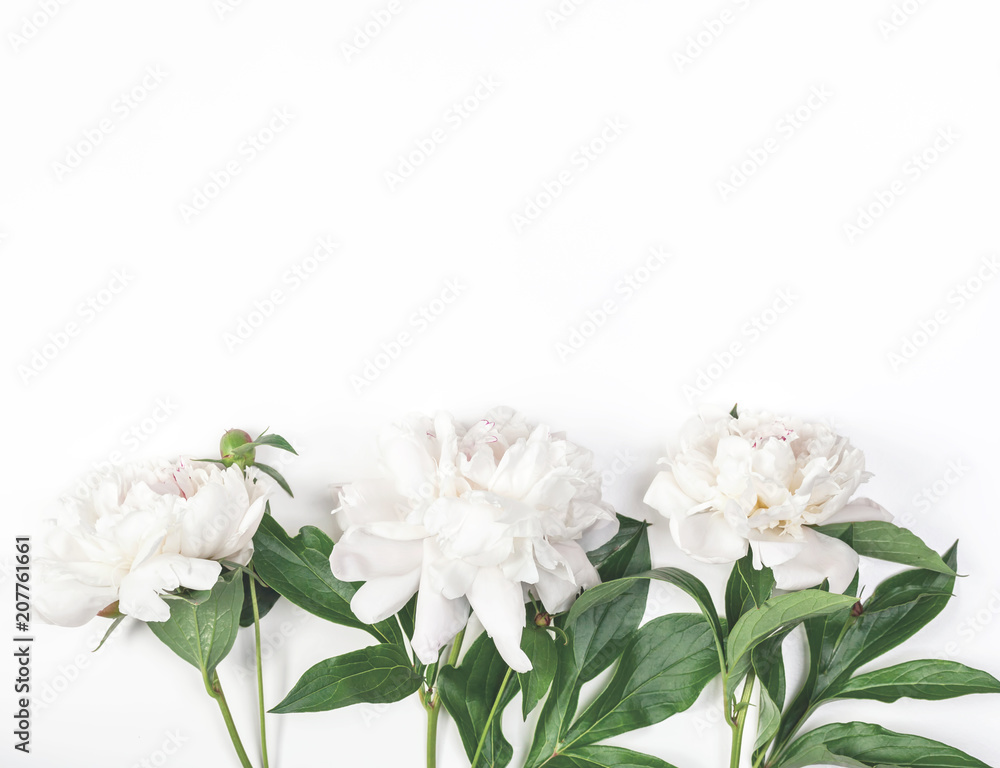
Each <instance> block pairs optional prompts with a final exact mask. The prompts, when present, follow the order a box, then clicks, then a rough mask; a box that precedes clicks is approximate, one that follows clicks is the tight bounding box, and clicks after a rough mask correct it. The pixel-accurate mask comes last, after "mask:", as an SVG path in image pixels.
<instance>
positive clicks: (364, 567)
mask: <svg viewBox="0 0 1000 768" xmlns="http://www.w3.org/2000/svg"><path fill="white" fill-rule="evenodd" d="M423 552H424V545H423V541H422V540H416V541H396V540H394V539H385V538H382V537H381V536H373V535H372V534H371V533H369V532H368V531H366V530H364V529H363V528H352V529H351V530H349V531H348V532H347V533H345V534H344V536H343V538H341V540H340V541H339V542H337V544H335V545H334V547H333V552H332V553H331V555H330V569H331V570H332V571H333V575H334V576H336V577H337V578H338V579H340V580H341V581H367V580H369V579H374V578H379V577H382V576H401V575H403V574H407V573H410V572H412V571H414V570H419V568H420V564H421V563H422V562H423Z"/></svg>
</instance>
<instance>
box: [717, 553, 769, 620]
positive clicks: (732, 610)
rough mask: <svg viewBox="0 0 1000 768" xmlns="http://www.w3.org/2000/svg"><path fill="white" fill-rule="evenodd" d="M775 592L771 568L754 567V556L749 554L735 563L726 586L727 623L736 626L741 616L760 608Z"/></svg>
mask: <svg viewBox="0 0 1000 768" xmlns="http://www.w3.org/2000/svg"><path fill="white" fill-rule="evenodd" d="M773 590H774V573H772V571H771V569H770V568H763V569H761V570H759V571H758V570H757V569H756V568H754V567H753V554H752V553H747V554H746V555H745V556H744V557H742V558H741V559H739V560H737V561H736V562H735V563H733V570H732V573H730V574H729V581H728V583H727V584H726V622H727V623H728V624H729V626H730V627H732V626H735V624H736V622H737V621H739V618H740V616H742V615H743V614H744V613H746V612H747V611H749V610H750V609H751V608H760V607H761V606H762V605H763V604H764V602H765V601H766V600H767V599H768V598H769V597H771V592H772V591H773Z"/></svg>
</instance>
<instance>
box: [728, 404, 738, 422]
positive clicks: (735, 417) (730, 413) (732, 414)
mask: <svg viewBox="0 0 1000 768" xmlns="http://www.w3.org/2000/svg"><path fill="white" fill-rule="evenodd" d="M738 405H739V403H735V404H734V405H733V410H731V411H730V412H729V415H730V416H732V417H733V418H734V419H738V418H739V417H740V413H739V411H738V410H736V408H737V406H738Z"/></svg>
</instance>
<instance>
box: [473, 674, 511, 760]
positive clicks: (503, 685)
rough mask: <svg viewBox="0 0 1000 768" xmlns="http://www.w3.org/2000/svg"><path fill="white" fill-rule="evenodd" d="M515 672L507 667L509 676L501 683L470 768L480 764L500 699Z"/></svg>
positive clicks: (504, 677) (505, 676)
mask: <svg viewBox="0 0 1000 768" xmlns="http://www.w3.org/2000/svg"><path fill="white" fill-rule="evenodd" d="M512 671H513V670H512V669H511V668H510V667H507V674H506V675H504V676H503V682H502V683H500V690H499V691H497V697H496V699H494V700H493V709H491V710H490V716H489V717H487V718H486V725H485V727H484V728H483V735H482V736H480V737H479V744H478V745H477V746H476V754H475V755H473V757H472V765H471V766H470V768H476V763H477V762H479V756H480V755H481V754H482V753H483V745H484V744H485V743H486V734H488V733H489V732H490V725H491V724H492V723H493V718H494V717H495V716H496V713H497V709H499V708H500V699H502V698H503V691H504V688H506V687H507V681H508V680H510V673H511V672H512Z"/></svg>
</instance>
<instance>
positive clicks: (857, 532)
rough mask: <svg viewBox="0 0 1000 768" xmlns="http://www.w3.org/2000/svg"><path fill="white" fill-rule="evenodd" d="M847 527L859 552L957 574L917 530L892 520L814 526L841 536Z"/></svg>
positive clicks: (830, 533)
mask: <svg viewBox="0 0 1000 768" xmlns="http://www.w3.org/2000/svg"><path fill="white" fill-rule="evenodd" d="M848 529H850V530H851V532H852V541H851V542H850V543H851V546H852V547H854V551H855V552H857V553H858V554H859V555H864V556H866V557H874V558H877V559H879V560H888V561H889V562H891V563H901V564H902V565H911V566H914V567H915V568H924V569H926V570H929V571H936V572H937V573H944V574H947V575H949V576H954V575H955V571H953V570H952V569H951V568H949V567H948V564H947V563H945V562H944V560H942V559H941V556H940V555H939V554H938V553H937V552H935V551H934V550H933V549H931V548H930V547H928V546H927V545H926V544H924V542H923V541H922V540H921V539H920V538H919V537H918V536H917V535H916V534H914V533H912V532H910V531H908V530H907V529H906V528H900V527H899V526H896V525H893V524H892V523H887V522H884V521H882V520H872V521H869V522H862V523H838V524H834V525H822V526H817V527H816V528H815V530H816V532H817V533H822V534H825V535H826V536H833V537H835V538H840V537H841V536H842V535H843V534H844V533H845V531H847V530H848Z"/></svg>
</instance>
